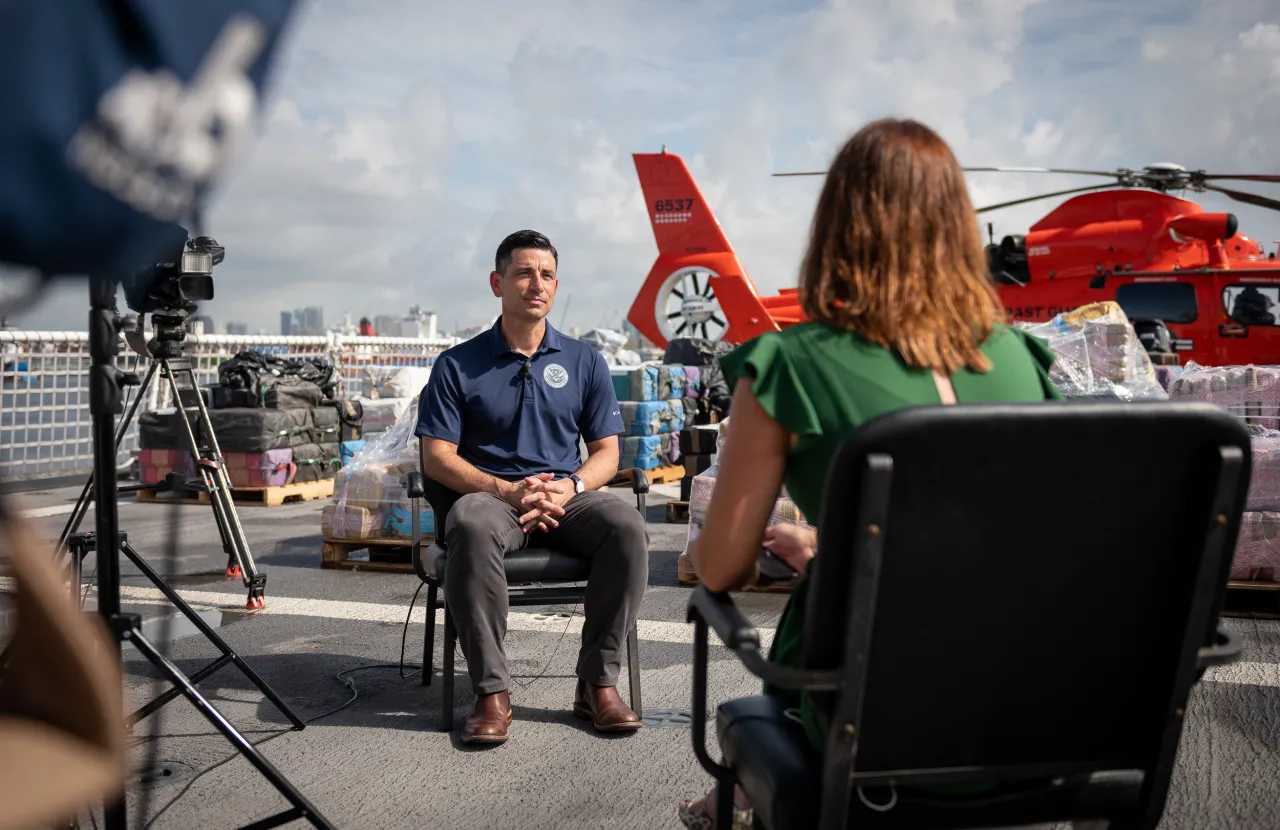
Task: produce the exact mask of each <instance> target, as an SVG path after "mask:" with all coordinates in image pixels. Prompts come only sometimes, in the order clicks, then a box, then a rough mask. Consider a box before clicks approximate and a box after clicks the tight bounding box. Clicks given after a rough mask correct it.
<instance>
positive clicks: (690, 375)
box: [684, 366, 702, 398]
mask: <svg viewBox="0 0 1280 830" xmlns="http://www.w3.org/2000/svg"><path fill="white" fill-rule="evenodd" d="M684 379H685V384H684V396H685V397H686V398H699V397H702V367H701V366H685V367H684Z"/></svg>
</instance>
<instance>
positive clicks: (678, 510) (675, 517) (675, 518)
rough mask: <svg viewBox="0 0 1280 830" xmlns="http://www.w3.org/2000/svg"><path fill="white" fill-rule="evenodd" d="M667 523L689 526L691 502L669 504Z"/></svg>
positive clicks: (670, 502)
mask: <svg viewBox="0 0 1280 830" xmlns="http://www.w3.org/2000/svg"><path fill="white" fill-rule="evenodd" d="M667 521H668V522H671V523H672V524H688V523H689V502H687V501H669V502H667Z"/></svg>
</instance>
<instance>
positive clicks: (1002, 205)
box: [977, 183, 1120, 213]
mask: <svg viewBox="0 0 1280 830" xmlns="http://www.w3.org/2000/svg"><path fill="white" fill-rule="evenodd" d="M1108 187H1120V185H1119V184H1115V183H1112V184H1093V185H1089V186H1088V187H1073V188H1071V189H1070V190H1058V191H1054V192H1053V193H1041V194H1040V195H1039V196H1028V197H1027V198H1025V199H1014V200H1013V201H1012V202H1001V203H999V204H997V205H987V206H985V207H980V208H978V211H977V212H978V213H986V212H987V211H989V210H999V209H1000V208H1007V207H1013V206H1014V205H1025V204H1026V203H1027V202H1038V201H1039V200H1041V199H1052V198H1053V197H1055V196H1070V195H1071V194H1072V193H1085V192H1087V191H1090V190H1105V189H1106V188H1108Z"/></svg>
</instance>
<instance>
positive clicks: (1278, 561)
mask: <svg viewBox="0 0 1280 830" xmlns="http://www.w3.org/2000/svg"><path fill="white" fill-rule="evenodd" d="M1231 579H1239V580H1249V581H1255V582H1280V513H1278V512H1272V511H1255V512H1249V513H1245V514H1244V516H1243V518H1242V520H1241V522H1240V535H1239V537H1238V538H1237V539H1236V550H1235V555H1234V557H1232V560H1231Z"/></svg>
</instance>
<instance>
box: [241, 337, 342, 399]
mask: <svg viewBox="0 0 1280 830" xmlns="http://www.w3.org/2000/svg"><path fill="white" fill-rule="evenodd" d="M340 380H341V377H340V376H339V374H338V370H337V367H336V366H334V365H333V363H332V362H331V361H330V360H329V359H328V358H326V357H323V356H314V357H307V358H297V359H293V360H286V359H284V358H281V357H278V356H277V355H271V354H266V353H263V352H258V351H244V352H240V353H239V354H237V355H236V356H235V357H233V358H231V359H230V360H226V361H223V363H222V365H220V366H219V367H218V385H219V386H220V387H221V388H222V389H224V390H228V391H227V392H224V393H223V394H222V395H221V396H220V397H219V400H224V401H226V402H227V403H229V404H232V405H240V406H260V407H265V408H270V409H288V408H291V407H308V408H310V407H314V406H318V405H319V404H320V402H321V401H323V400H327V399H331V398H333V397H334V395H335V394H336V393H337V389H338V382H339V381H340Z"/></svg>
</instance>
